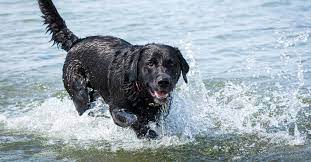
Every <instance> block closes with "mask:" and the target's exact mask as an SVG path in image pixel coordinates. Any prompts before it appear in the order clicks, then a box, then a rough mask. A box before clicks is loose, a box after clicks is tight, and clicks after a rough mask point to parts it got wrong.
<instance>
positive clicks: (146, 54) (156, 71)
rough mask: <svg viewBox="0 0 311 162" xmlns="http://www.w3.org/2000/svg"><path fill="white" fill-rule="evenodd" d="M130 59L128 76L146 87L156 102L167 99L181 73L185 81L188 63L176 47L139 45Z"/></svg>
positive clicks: (163, 101) (164, 101)
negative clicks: (133, 56)
mask: <svg viewBox="0 0 311 162" xmlns="http://www.w3.org/2000/svg"><path fill="white" fill-rule="evenodd" d="M135 57H136V59H134V60H133V61H132V65H131V67H130V69H129V70H130V75H129V78H130V80H131V81H135V80H136V81H138V82H140V83H142V84H143V86H144V87H145V88H146V89H147V91H148V93H149V95H150V97H152V98H153V100H154V102H156V103H158V104H164V103H166V101H167V98H168V96H169V93H170V92H172V91H173V89H174V88H175V85H176V83H177V81H178V79H179V77H180V74H182V76H183V78H184V81H185V82H186V83H187V82H188V81H187V76H186V74H187V73H188V71H189V65H188V63H187V62H186V60H185V59H184V58H183V56H182V54H181V53H180V51H179V50H178V49H177V48H174V47H171V46H168V45H161V44H148V45H145V46H143V47H141V48H140V49H139V50H138V52H137V53H136V54H135Z"/></svg>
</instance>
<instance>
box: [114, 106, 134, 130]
mask: <svg viewBox="0 0 311 162" xmlns="http://www.w3.org/2000/svg"><path fill="white" fill-rule="evenodd" d="M110 113H111V116H112V119H113V121H114V123H116V124H117V125H118V126H120V127H129V126H131V125H133V124H134V123H136V122H137V116H136V115H135V114H133V113H131V112H129V111H126V110H124V109H118V108H114V109H110Z"/></svg>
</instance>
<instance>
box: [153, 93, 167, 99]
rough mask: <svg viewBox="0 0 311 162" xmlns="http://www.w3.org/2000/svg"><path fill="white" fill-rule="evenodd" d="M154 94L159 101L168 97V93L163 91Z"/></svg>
mask: <svg viewBox="0 0 311 162" xmlns="http://www.w3.org/2000/svg"><path fill="white" fill-rule="evenodd" d="M154 94H155V96H156V97H157V98H159V99H164V98H166V97H167V96H168V93H167V92H164V91H155V92H154Z"/></svg>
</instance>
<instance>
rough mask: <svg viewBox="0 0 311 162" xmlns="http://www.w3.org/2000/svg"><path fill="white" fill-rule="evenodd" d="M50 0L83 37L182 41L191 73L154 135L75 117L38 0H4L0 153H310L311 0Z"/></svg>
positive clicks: (226, 156) (283, 156) (40, 156)
mask: <svg viewBox="0 0 311 162" xmlns="http://www.w3.org/2000/svg"><path fill="white" fill-rule="evenodd" d="M77 2H79V3H77ZM55 4H56V6H57V8H58V10H59V11H60V13H61V15H62V16H63V17H64V19H65V20H66V23H67V26H69V28H70V29H71V30H72V31H73V32H74V33H75V34H76V35H78V36H80V37H84V36H88V35H96V34H102V35H114V36H117V37H121V38H123V39H125V40H127V41H129V42H131V43H133V44H145V43H150V42H160V43H166V44H170V45H174V46H177V47H178V48H180V49H181V51H182V53H183V55H184V56H185V58H186V59H187V60H188V62H189V64H190V66H191V71H190V73H189V76H188V79H189V84H185V83H183V82H182V81H181V82H180V83H179V84H178V86H177V90H176V91H175V92H174V97H175V98H174V102H173V107H172V110H171V112H170V114H169V115H168V117H167V119H166V120H165V121H162V124H161V127H160V128H156V129H157V130H158V132H160V139H159V140H156V141H148V140H139V139H137V138H136V137H135V134H134V133H133V132H132V131H131V130H129V129H123V128H120V127H117V126H116V125H115V124H113V122H112V120H111V118H109V117H108V118H104V117H103V118H92V117H88V116H82V117H79V116H78V115H77V113H76V111H75V110H74V106H73V104H72V102H71V101H70V99H68V95H67V93H66V92H65V91H64V88H63V85H62V79H61V75H62V74H61V69H62V64H63V62H64V58H65V55H66V53H65V52H64V51H62V50H59V49H57V48H56V47H51V43H48V41H49V39H50V36H48V35H46V34H44V33H45V30H44V26H42V19H41V18H40V15H41V14H40V12H39V9H38V7H37V4H36V1H28V0H1V1H0V21H1V24H0V29H1V30H0V37H1V39H0V52H1V53H0V55H1V57H0V73H1V75H0V89H1V91H0V105H1V106H0V160H1V161H7V160H39V161H56V160H59V161H75V160H78V161H85V160H88V161H95V160H97V161H99V160H101V161H137V160H139V161H142V160H144V161H171V160H179V161H184V160H210V161H214V160H215V161H217V160H236V161H245V160H249V161H254V160H257V161H271V160H276V161H310V160H311V143H310V129H311V126H310V123H311V122H310V121H311V119H310V118H311V117H310V113H311V110H310V109H311V108H310V103H311V82H310V79H311V55H310V52H309V48H308V47H310V45H311V42H310V34H311V30H310V27H311V16H310V15H311V10H310V9H311V2H309V1H303V0H301V1H299V0H296V1H289V0H264V1H262V0H252V1H235V2H232V1H227V0H223V1H217V0H211V1H203V0H196V1H184V0H181V1H177V0H169V1H147V0H143V1H139V2H136V1H132V2H131V1H124V0H115V1H108V0H107V1H95V0H79V1H72V0H64V1H55ZM94 104H95V109H102V110H107V106H106V105H105V104H104V103H101V101H97V103H94ZM105 113H107V115H108V116H109V113H108V112H107V111H106V112H105ZM151 126H154V124H152V123H151Z"/></svg>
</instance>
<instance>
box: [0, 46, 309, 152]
mask: <svg viewBox="0 0 311 162" xmlns="http://www.w3.org/2000/svg"><path fill="white" fill-rule="evenodd" d="M181 44H182V45H183V46H184V47H185V49H184V54H185V57H186V58H187V60H188V62H189V65H190V68H191V71H190V72H189V75H188V77H189V84H185V83H181V82H180V83H179V84H178V86H177V89H176V91H175V92H174V100H173V105H172V107H171V110H170V114H169V115H168V117H167V118H166V119H165V120H162V121H161V126H160V127H159V128H155V129H157V131H158V132H160V139H159V140H154V141H153V140H152V141H149V140H141V139H137V138H136V135H135V133H134V132H133V131H132V130H131V129H126V128H121V127H118V126H116V125H115V124H114V123H113V121H112V119H111V118H110V117H109V116H110V114H109V112H108V109H107V105H106V104H104V103H102V101H101V100H99V101H96V103H94V104H95V106H94V109H100V110H104V114H105V116H107V117H89V116H87V115H83V116H78V114H77V113H76V111H75V108H74V105H73V103H72V101H71V100H70V99H68V98H67V97H65V98H63V99H60V98H57V97H52V98H47V99H46V100H45V101H44V102H43V103H42V104H39V106H36V107H30V108H28V109H30V110H29V111H27V112H26V113H21V114H19V115H15V116H10V115H8V114H5V113H4V114H1V115H0V122H1V123H4V125H5V127H6V128H8V129H14V130H24V131H26V132H31V133H34V134H37V133H40V134H41V136H43V137H47V138H48V139H49V140H48V141H47V144H52V145H53V144H54V143H57V141H62V143H64V144H66V145H69V146H73V147H75V146H78V147H82V148H88V147H93V146H96V147H97V148H98V149H108V150H112V151H117V150H120V149H123V150H138V149H157V148H159V147H168V146H177V145H184V144H186V143H189V142H195V141H196V139H197V138H198V137H200V138H209V137H211V136H214V135H215V134H226V133H237V134H241V133H242V134H243V133H244V134H245V133H246V134H256V135H257V136H263V137H270V138H272V139H278V140H276V141H279V140H280V138H281V139H282V140H283V141H284V140H285V139H287V141H289V143H293V144H301V143H303V142H304V139H305V138H304V136H302V135H301V134H300V133H299V131H297V124H296V120H297V117H296V116H297V113H298V112H299V110H300V108H302V107H303V106H306V105H304V104H303V103H302V102H301V101H300V99H299V98H298V97H297V91H298V90H297V89H290V91H288V92H287V93H284V91H283V89H282V88H279V89H266V90H264V93H260V92H259V91H262V90H261V88H262V87H260V86H259V85H258V84H259V83H257V82H252V83H246V82H243V81H234V80H233V81H222V82H217V83H216V84H213V83H208V82H207V83H204V82H203V80H202V78H201V75H200V72H199V70H198V68H197V63H196V62H195V60H194V51H193V49H192V43H191V41H181ZM286 44H288V43H286ZM253 62H254V61H253ZM298 69H299V72H298V80H299V85H298V88H299V87H301V86H303V80H304V79H303V73H302V72H301V71H302V70H303V66H302V65H301V60H300V62H298ZM276 84H279V83H276ZM276 87H278V86H276ZM279 87H281V86H279ZM286 90H288V89H286ZM85 114H87V113H85ZM151 126H152V127H155V126H154V124H152V123H151ZM291 130H293V131H292V133H291V132H290V131H291ZM290 134H292V135H294V136H291V135H290ZM271 142H273V141H271Z"/></svg>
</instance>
